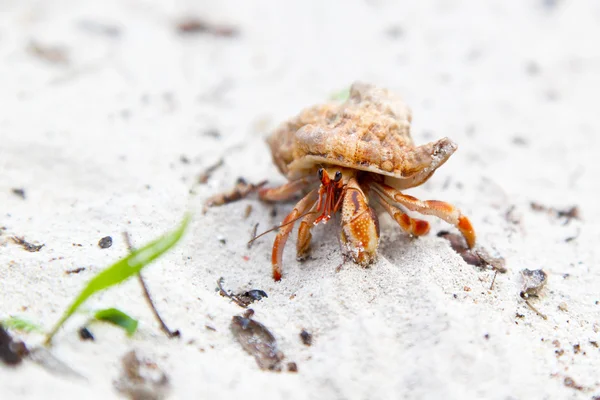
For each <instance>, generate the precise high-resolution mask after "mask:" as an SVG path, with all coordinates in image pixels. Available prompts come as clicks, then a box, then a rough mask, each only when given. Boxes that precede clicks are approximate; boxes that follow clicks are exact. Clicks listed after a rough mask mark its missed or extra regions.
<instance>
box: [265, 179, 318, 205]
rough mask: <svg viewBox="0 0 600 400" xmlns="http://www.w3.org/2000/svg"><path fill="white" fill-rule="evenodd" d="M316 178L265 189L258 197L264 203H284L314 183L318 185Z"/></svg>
mask: <svg viewBox="0 0 600 400" xmlns="http://www.w3.org/2000/svg"><path fill="white" fill-rule="evenodd" d="M316 182H317V180H316V179H314V178H301V179H297V180H295V181H290V182H288V183H285V184H283V185H281V186H278V187H274V188H264V189H260V190H259V191H258V197H259V198H260V199H261V200H264V201H283V200H288V199H290V198H292V197H293V196H294V195H295V194H296V193H297V192H299V191H301V190H302V189H305V188H306V187H308V186H309V185H310V184H312V183H316Z"/></svg>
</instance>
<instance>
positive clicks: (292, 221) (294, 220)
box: [247, 211, 316, 244]
mask: <svg viewBox="0 0 600 400" xmlns="http://www.w3.org/2000/svg"><path fill="white" fill-rule="evenodd" d="M315 213H316V211H309V212H306V213H304V214H302V215H299V216H297V217H296V218H294V219H293V220H291V221H288V222H286V223H285V224H281V225H277V226H274V227H272V228H271V229H268V230H266V231H264V232H263V233H261V234H260V235H256V236H254V237H253V238H252V239H250V241H248V243H247V244H250V243H252V242H254V241H255V240H256V239H258V238H259V237H262V236H264V235H266V234H267V233H269V232H273V231H276V230H277V229H279V228H282V227H284V226H286V225H289V224H293V223H294V222H296V221H298V220H299V219H300V218H303V217H306V216H307V215H309V214H315Z"/></svg>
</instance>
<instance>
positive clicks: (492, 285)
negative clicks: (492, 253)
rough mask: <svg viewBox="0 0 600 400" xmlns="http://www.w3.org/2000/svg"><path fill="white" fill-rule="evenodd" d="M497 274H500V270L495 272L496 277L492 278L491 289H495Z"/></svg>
mask: <svg viewBox="0 0 600 400" xmlns="http://www.w3.org/2000/svg"><path fill="white" fill-rule="evenodd" d="M496 275H498V270H496V271H495V272H494V278H492V284H491V285H490V290H494V282H496Z"/></svg>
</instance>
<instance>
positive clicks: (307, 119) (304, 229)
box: [258, 83, 475, 281]
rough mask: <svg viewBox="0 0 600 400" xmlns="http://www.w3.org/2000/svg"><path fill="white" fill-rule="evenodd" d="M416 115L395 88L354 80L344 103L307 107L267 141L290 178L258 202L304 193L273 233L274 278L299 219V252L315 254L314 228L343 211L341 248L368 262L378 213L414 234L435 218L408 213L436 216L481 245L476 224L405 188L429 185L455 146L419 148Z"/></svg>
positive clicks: (423, 231)
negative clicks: (414, 129)
mask: <svg viewBox="0 0 600 400" xmlns="http://www.w3.org/2000/svg"><path fill="white" fill-rule="evenodd" d="M411 118H412V117H411V111H410V109H409V108H408V107H407V106H406V105H405V104H404V102H403V101H402V100H401V99H400V98H399V97H397V96H395V95H394V94H393V93H391V92H390V91H388V90H386V89H382V88H378V87H375V86H373V85H368V84H362V83H355V84H354V85H352V87H351V88H350V96H349V98H348V100H347V101H345V102H344V103H341V104H336V103H327V104H323V105H317V106H314V107H311V108H308V109H305V110H304V111H302V112H301V113H300V114H299V115H298V116H296V117H295V118H292V119H291V120H289V121H288V122H286V123H284V124H283V125H281V126H280V127H279V128H278V129H277V130H276V131H275V132H274V133H273V134H272V135H271V136H270V137H269V138H268V139H267V142H268V145H269V147H270V149H271V153H272V157H273V161H274V162H275V164H276V165H277V167H278V169H279V171H280V172H281V173H282V174H283V175H285V177H286V178H287V179H288V182H287V183H285V184H284V185H281V186H279V187H273V188H264V187H261V188H258V195H259V197H260V199H262V200H264V201H268V202H277V201H284V200H289V199H291V198H293V197H294V196H296V195H297V194H298V193H302V195H303V197H302V198H301V200H300V201H298V203H297V204H296V205H295V206H294V209H293V210H292V212H290V213H289V214H288V215H287V216H286V217H285V219H284V220H283V222H282V223H281V225H280V226H279V229H278V233H277V236H276V237H275V242H274V244H273V251H272V257H271V262H272V265H273V278H274V279H275V280H276V281H278V280H280V279H281V274H282V257H283V250H284V247H285V244H286V241H287V239H288V237H289V235H290V232H291V231H292V229H293V227H294V224H295V222H297V221H298V220H300V226H299V230H298V239H297V244H296V252H297V256H298V258H299V259H302V258H305V257H306V256H307V255H308V253H309V251H310V241H311V236H312V235H311V229H312V228H313V227H314V226H315V225H318V224H319V223H323V224H324V223H326V222H327V221H329V220H330V219H331V218H332V217H333V216H334V215H335V214H336V213H337V212H340V214H341V242H342V246H343V250H344V251H345V252H346V253H347V254H348V255H350V257H351V258H352V259H353V260H354V262H356V263H358V264H360V265H362V266H367V265H369V264H371V263H372V262H373V261H374V260H375V259H376V257H377V247H378V244H379V221H378V217H377V212H387V213H388V214H389V215H390V216H392V218H393V219H394V220H395V221H396V222H397V223H398V224H399V225H400V227H401V228H402V229H403V230H404V231H406V232H407V233H409V234H411V235H414V236H421V235H425V234H426V233H428V232H429V223H428V222H427V221H424V220H421V219H416V218H412V217H410V216H409V215H408V214H407V211H414V212H418V213H421V214H427V215H435V216H437V217H438V218H441V219H442V220H444V221H446V222H448V223H450V224H453V225H455V226H456V227H457V228H458V230H459V231H460V232H461V233H462V235H463V236H464V238H465V240H466V242H467V245H468V246H469V247H470V248H472V247H473V246H474V245H475V232H474V230H473V227H472V225H471V223H470V221H469V219H468V218H467V217H465V216H464V215H463V214H462V213H461V212H460V211H459V210H458V209H457V208H455V207H454V206H452V205H451V204H448V203H445V202H442V201H438V200H425V201H422V200H419V199H416V198H414V197H412V196H409V195H406V194H403V193H402V190H404V189H409V188H412V187H415V186H418V185H421V184H423V183H424V182H425V181H426V180H427V179H429V178H430V177H431V175H432V174H433V173H434V172H435V170H436V169H437V168H439V167H440V166H441V165H443V164H444V163H445V162H446V160H448V158H449V157H450V156H451V155H452V153H454V151H455V150H456V148H457V146H456V144H454V142H452V141H451V140H450V139H448V138H443V139H440V140H438V141H436V142H432V143H428V144H425V145H422V146H415V145H414V144H413V141H412V138H411V135H410V123H411ZM376 210H377V211H376Z"/></svg>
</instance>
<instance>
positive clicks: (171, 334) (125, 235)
mask: <svg viewBox="0 0 600 400" xmlns="http://www.w3.org/2000/svg"><path fill="white" fill-rule="evenodd" d="M123 238H124V239H125V243H126V245H127V249H128V250H129V252H132V251H133V246H132V244H131V238H130V237H129V233H127V232H123ZM137 277H138V281H139V282H140V285H141V286H142V290H143V291H144V297H145V298H146V302H147V303H148V305H149V306H150V309H151V310H152V313H153V314H154V317H156V320H157V321H158V323H159V324H160V329H161V330H162V331H163V332H164V333H166V334H167V336H168V337H170V338H174V337H179V336H180V335H181V333H180V332H179V330H178V329H176V330H174V331H172V330H170V329H169V327H168V326H167V324H165V322H164V321H163V319H162V318H161V317H160V314H159V313H158V310H157V309H156V307H155V306H154V302H153V301H152V297H151V296H150V291H149V290H148V287H147V286H146V282H144V278H142V274H141V273H139V274H138V275H137Z"/></svg>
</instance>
